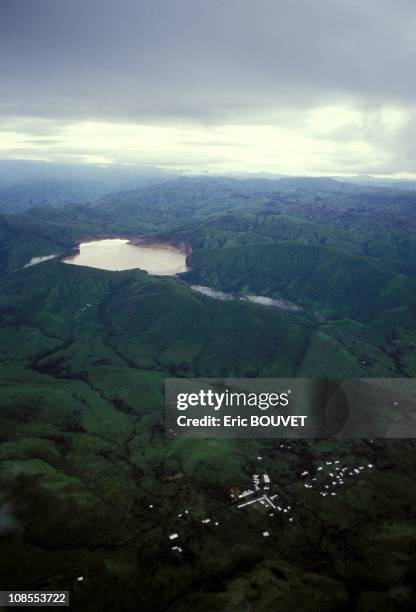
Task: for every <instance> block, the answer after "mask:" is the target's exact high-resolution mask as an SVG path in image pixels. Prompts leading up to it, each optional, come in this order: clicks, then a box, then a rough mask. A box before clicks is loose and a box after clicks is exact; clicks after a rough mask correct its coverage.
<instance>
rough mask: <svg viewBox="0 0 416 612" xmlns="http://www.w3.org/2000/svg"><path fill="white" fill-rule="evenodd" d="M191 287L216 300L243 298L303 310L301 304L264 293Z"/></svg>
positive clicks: (290, 309)
mask: <svg viewBox="0 0 416 612" xmlns="http://www.w3.org/2000/svg"><path fill="white" fill-rule="evenodd" d="M191 289H193V290H194V291H197V292H198V293H202V294H203V295H206V296H208V297H210V298H214V299H216V300H243V301H244V302H252V303H254V304H260V305H261V306H269V307H272V308H279V309H280V310H288V311H290V312H301V311H302V310H303V308H302V307H301V306H298V305H297V304H295V303H294V302H289V300H284V299H277V298H270V297H266V296H264V295H253V294H251V293H244V294H241V293H225V292H224V291H218V289H213V288H212V287H204V286H203V285H191Z"/></svg>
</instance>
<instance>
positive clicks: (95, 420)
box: [0, 178, 416, 612]
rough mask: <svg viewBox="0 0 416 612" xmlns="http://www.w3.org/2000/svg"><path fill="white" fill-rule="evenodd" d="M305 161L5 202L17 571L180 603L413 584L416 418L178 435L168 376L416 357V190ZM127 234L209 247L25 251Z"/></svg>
mask: <svg viewBox="0 0 416 612" xmlns="http://www.w3.org/2000/svg"><path fill="white" fill-rule="evenodd" d="M282 181H283V183H282V184H281V185H279V183H280V181H267V180H257V179H256V180H248V181H244V180H242V181H239V180H235V179H228V178H224V179H220V178H216V179H207V178H194V179H191V178H185V179H178V180H176V181H170V182H166V183H162V184H158V185H153V186H151V187H145V188H143V189H139V190H133V191H127V192H121V193H118V194H115V195H114V196H108V195H106V196H104V197H103V198H102V199H100V200H98V201H96V202H95V203H93V204H89V205H80V204H76V205H68V206H67V207H63V208H62V207H60V208H52V207H41V208H36V209H32V210H28V211H26V212H25V213H22V214H21V213H19V214H14V215H3V216H1V218H0V234H1V238H2V240H1V252H0V264H1V275H0V285H1V293H0V321H1V327H0V337H1V343H0V373H1V385H0V401H1V411H0V424H1V428H0V432H1V445H0V481H1V488H2V497H1V499H0V508H1V510H0V517H1V516H3V515H5V516H6V515H7V517H9V519H10V520H8V523H7V525H8V527H7V531H6V528H5V527H3V526H2V525H3V524H6V523H5V521H2V519H1V518H0V536H1V539H0V547H1V550H2V555H1V556H0V573H1V575H2V578H3V584H4V588H15V589H16V588H17V586H20V588H38V587H39V588H40V587H41V586H43V587H46V588H50V589H52V588H56V589H59V588H64V586H65V587H67V588H70V589H71V590H72V592H73V599H74V600H75V601H76V602H77V605H78V606H79V607H80V609H82V606H83V605H86V602H87V601H88V605H89V608H88V609H89V610H94V609H96V610H101V609H102V606H103V605H104V603H103V602H105V605H106V606H112V607H113V609H115V610H117V609H120V610H121V609H123V608H124V609H125V608H126V607H128V606H129V605H130V604H131V602H132V601H134V602H136V604H137V602H138V601H139V602H140V605H141V606H144V607H147V608H148V609H149V610H152V609H153V610H161V609H165V610H172V611H175V612H180V611H181V610H187V609H189V605H190V603H191V604H192V606H193V608H194V609H198V610H205V609H206V610H211V609H213V608H216V607H221V606H222V605H223V604H224V602H225V601H228V600H229V598H232V599H233V601H235V602H237V603H236V605H237V606H244V605H246V603H247V601H252V602H253V601H254V602H256V606H257V609H259V610H269V609H271V607H273V605H274V603H275V599H274V598H279V601H284V602H285V605H286V606H287V607H289V606H295V605H296V598H297V597H298V593H299V592H302V593H305V594H306V593H308V597H310V596H311V594H312V597H313V600H314V602H315V603H316V605H319V606H320V607H321V608H322V609H325V610H330V609H345V610H346V609H357V610H365V608H363V607H362V606H363V605H364V604H363V602H365V601H366V600H369V599H370V600H377V597H378V595H379V594H382V595H386V593H389V595H388V597H390V598H394V597H396V595H395V594H397V592H401V593H403V592H405V593H407V596H408V597H412V592H411V584H412V581H413V578H414V575H415V574H414V564H413V560H412V556H411V550H412V548H413V547H414V545H415V542H416V531H415V528H414V518H415V517H414V511H413V508H414V507H415V502H416V500H415V499H414V498H415V492H414V487H413V486H412V482H413V476H414V450H415V445H414V441H413V440H391V441H390V440H351V441H349V440H344V441H340V440H319V441H318V440H316V441H315V440H297V441H279V440H277V441H270V440H269V441H268V440H260V439H259V440H256V439H253V440H236V439H212V440H204V439H198V440H197V439H173V440H167V439H166V438H165V433H164V417H163V392H164V388H163V385H164V380H165V378H167V377H249V378H250V377H265V378H267V377H291V376H296V377H300V376H303V377H328V378H334V379H336V378H343V377H345V378H350V377H376V378H377V377H386V378H388V377H404V378H413V377H415V373H416V357H415V347H416V319H415V317H416V269H415V268H414V261H415V259H414V257H413V255H414V252H415V248H416V243H415V239H414V236H415V235H416V234H415V233H414V229H415V227H414V226H415V224H416V196H415V195H413V194H412V193H409V192H406V193H404V192H402V191H401V190H400V189H397V190H395V189H392V188H379V187H376V188H375V187H363V186H354V185H352V184H344V183H339V184H338V183H337V182H336V181H330V180H325V181H318V180H312V179H310V180H309V181H304V180H299V182H298V183H296V181H295V180H294V179H293V180H289V179H282ZM114 236H119V237H120V240H121V243H120V245H121V244H122V245H124V246H127V245H126V241H128V240H131V239H132V238H133V237H136V238H137V237H139V236H140V237H143V239H144V240H145V241H146V242H148V243H150V244H159V245H160V244H163V243H170V244H172V245H174V246H176V247H177V249H178V252H179V253H180V255H181V265H183V264H184V260H185V258H186V266H187V268H188V270H186V271H185V270H183V271H181V270H178V271H177V272H173V273H174V274H176V275H175V276H159V275H158V274H157V272H156V273H153V274H150V273H147V272H146V271H144V270H141V269H128V270H120V271H114V270H105V269H98V266H97V267H94V266H93V267H90V266H89V265H67V264H65V263H63V262H61V261H59V260H57V259H50V260H45V261H42V262H38V263H36V265H31V266H29V267H24V266H25V264H27V263H28V262H29V261H30V260H31V259H32V258H40V257H45V256H47V255H51V256H52V255H54V254H57V253H59V254H62V253H70V252H73V251H74V249H76V248H77V245H78V244H80V243H86V242H88V243H89V244H91V242H90V241H91V240H96V241H100V243H102V241H104V242H106V241H107V240H110V239H113V238H114ZM132 248H136V247H132ZM143 248H144V249H146V248H148V247H144V246H143ZM185 249H186V251H187V253H186V254H184V252H183V251H185ZM81 251H82V249H81ZM147 252H148V253H149V252H150V253H151V254H152V256H153V253H152V251H151V249H148V251H147ZM164 255H166V253H164ZM32 261H33V260H32ZM130 261H131V260H130V259H129V262H130ZM74 263H75V262H74ZM90 263H91V260H90ZM95 263H97V262H95ZM136 263H137V262H136ZM115 265H116V264H115ZM128 265H130V263H129V264H128ZM175 265H176V264H175ZM134 267H136V266H134ZM138 267H140V266H139V264H138ZM149 270H150V269H149ZM195 286H196V287H195ZM242 298H244V299H242ZM368 466H372V467H371V468H370V467H368ZM337 468H339V469H337ZM361 468H363V469H361ZM341 470H342V471H341ZM305 473H306V474H305ZM330 473H331V474H333V475H332V476H330ZM259 474H261V475H263V474H266V475H268V478H269V480H270V481H271V483H270V484H266V483H263V485H264V486H270V487H271V489H270V493H268V492H267V491H263V489H261V490H260V489H259V491H260V492H257V491H256V496H255V498H254V497H253V499H252V497H250V495H251V494H247V495H248V496H247V500H246V501H250V502H251V501H253V503H250V504H248V505H242V504H245V502H244V501H242V500H243V499H245V497H244V498H240V497H239V496H240V495H242V494H243V493H244V491H247V490H248V489H249V488H250V487H252V486H254V485H253V478H254V475H257V476H258V475H259ZM335 474H336V475H335ZM314 479H315V480H314ZM341 481H342V482H341ZM255 482H257V480H256V481H255ZM263 485H262V487H263ZM306 485H307V486H306ZM256 486H257V485H256ZM326 487H327V488H326ZM263 495H266V497H267V498H268V499H271V502H272V504H273V505H274V506H275V508H273V506H270V504H269V502H268V501H267V500H266V501H265V500H264V499H263ZM273 496H277V497H276V498H273V499H272V497H273ZM260 498H261V499H260ZM257 499H259V500H260V501H257ZM262 501H263V502H265V504H263V503H261V502H262ZM278 508H280V510H279V509H278ZM285 510H286V511H285ZM46 517H47V518H46ZM208 519H209V520H208ZM289 519H292V520H289ZM265 533H267V534H268V535H266V536H265V535H264V534H265ZM173 534H177V535H176V536H175V537H174V541H172V542H171V540H170V536H172V535H173ZM236 534H238V537H236ZM174 547H176V549H174ZM22 549H24V551H25V554H24V556H23V555H22V554H21V551H22ZM178 549H179V550H178ZM265 551H266V552H267V554H266V555H265ZM201 576H203V577H204V578H203V580H201V578H200V577H201ZM80 577H82V580H80ZM98 592H99V593H100V596H99V597H96V598H95V600H94V598H92V596H91V594H92V593H98ZM120 592H123V596H122V598H121V599H120V596H119V593H120ZM115 593H117V594H118V595H117V598H116V596H115ZM397 597H398V596H397ZM92 600H94V601H95V603H93V604H91V601H92ZM94 606H95V607H94ZM359 606H361V608H360V607H359ZM342 607H343V608H342ZM312 609H316V608H311V610H312Z"/></svg>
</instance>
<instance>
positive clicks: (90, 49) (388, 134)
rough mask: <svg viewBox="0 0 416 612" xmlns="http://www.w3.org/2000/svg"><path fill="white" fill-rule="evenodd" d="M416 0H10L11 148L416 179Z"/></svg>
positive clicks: (100, 158)
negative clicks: (411, 177)
mask: <svg viewBox="0 0 416 612" xmlns="http://www.w3.org/2000/svg"><path fill="white" fill-rule="evenodd" d="M415 32H416V1H415V0H360V1H358V0H0V89H1V95H0V157H2V158H25V159H47V160H54V161H71V162H72V161H81V162H89V163H110V162H124V163H129V164H136V163H139V164H152V165H158V166H163V167H172V168H177V169H180V170H183V171H186V172H215V173H218V172H238V171H244V172H251V171H252V172H259V171H265V172H274V173H281V174H315V175H316V174H318V175H319V174H321V175H331V174H335V175H340V174H375V175H388V176H397V177H399V176H409V177H410V176H415V177H416V79H415V77H414V72H415V66H416V34H415Z"/></svg>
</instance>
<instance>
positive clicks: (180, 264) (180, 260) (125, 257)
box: [62, 238, 188, 276]
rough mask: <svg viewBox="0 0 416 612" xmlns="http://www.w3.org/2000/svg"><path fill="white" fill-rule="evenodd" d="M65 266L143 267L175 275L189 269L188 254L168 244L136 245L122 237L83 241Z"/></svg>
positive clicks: (151, 270) (166, 274)
mask: <svg viewBox="0 0 416 612" xmlns="http://www.w3.org/2000/svg"><path fill="white" fill-rule="evenodd" d="M78 249H79V252H77V253H75V254H74V255H70V256H68V257H65V258H64V259H62V261H63V262H64V263H67V264H73V265H76V266H89V267H90V268H101V269H102V270H132V269H134V268H140V269H141V270H146V272H149V274H156V275H158V276H172V275H173V274H178V273H180V272H186V271H187V270H188V268H187V266H186V253H185V252H183V251H181V250H180V249H177V248H176V247H174V246H171V245H168V244H166V245H165V244H133V243H131V242H130V241H129V240H125V239H121V238H109V239H105V240H93V241H91V242H82V243H81V244H80V245H79V247H78Z"/></svg>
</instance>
